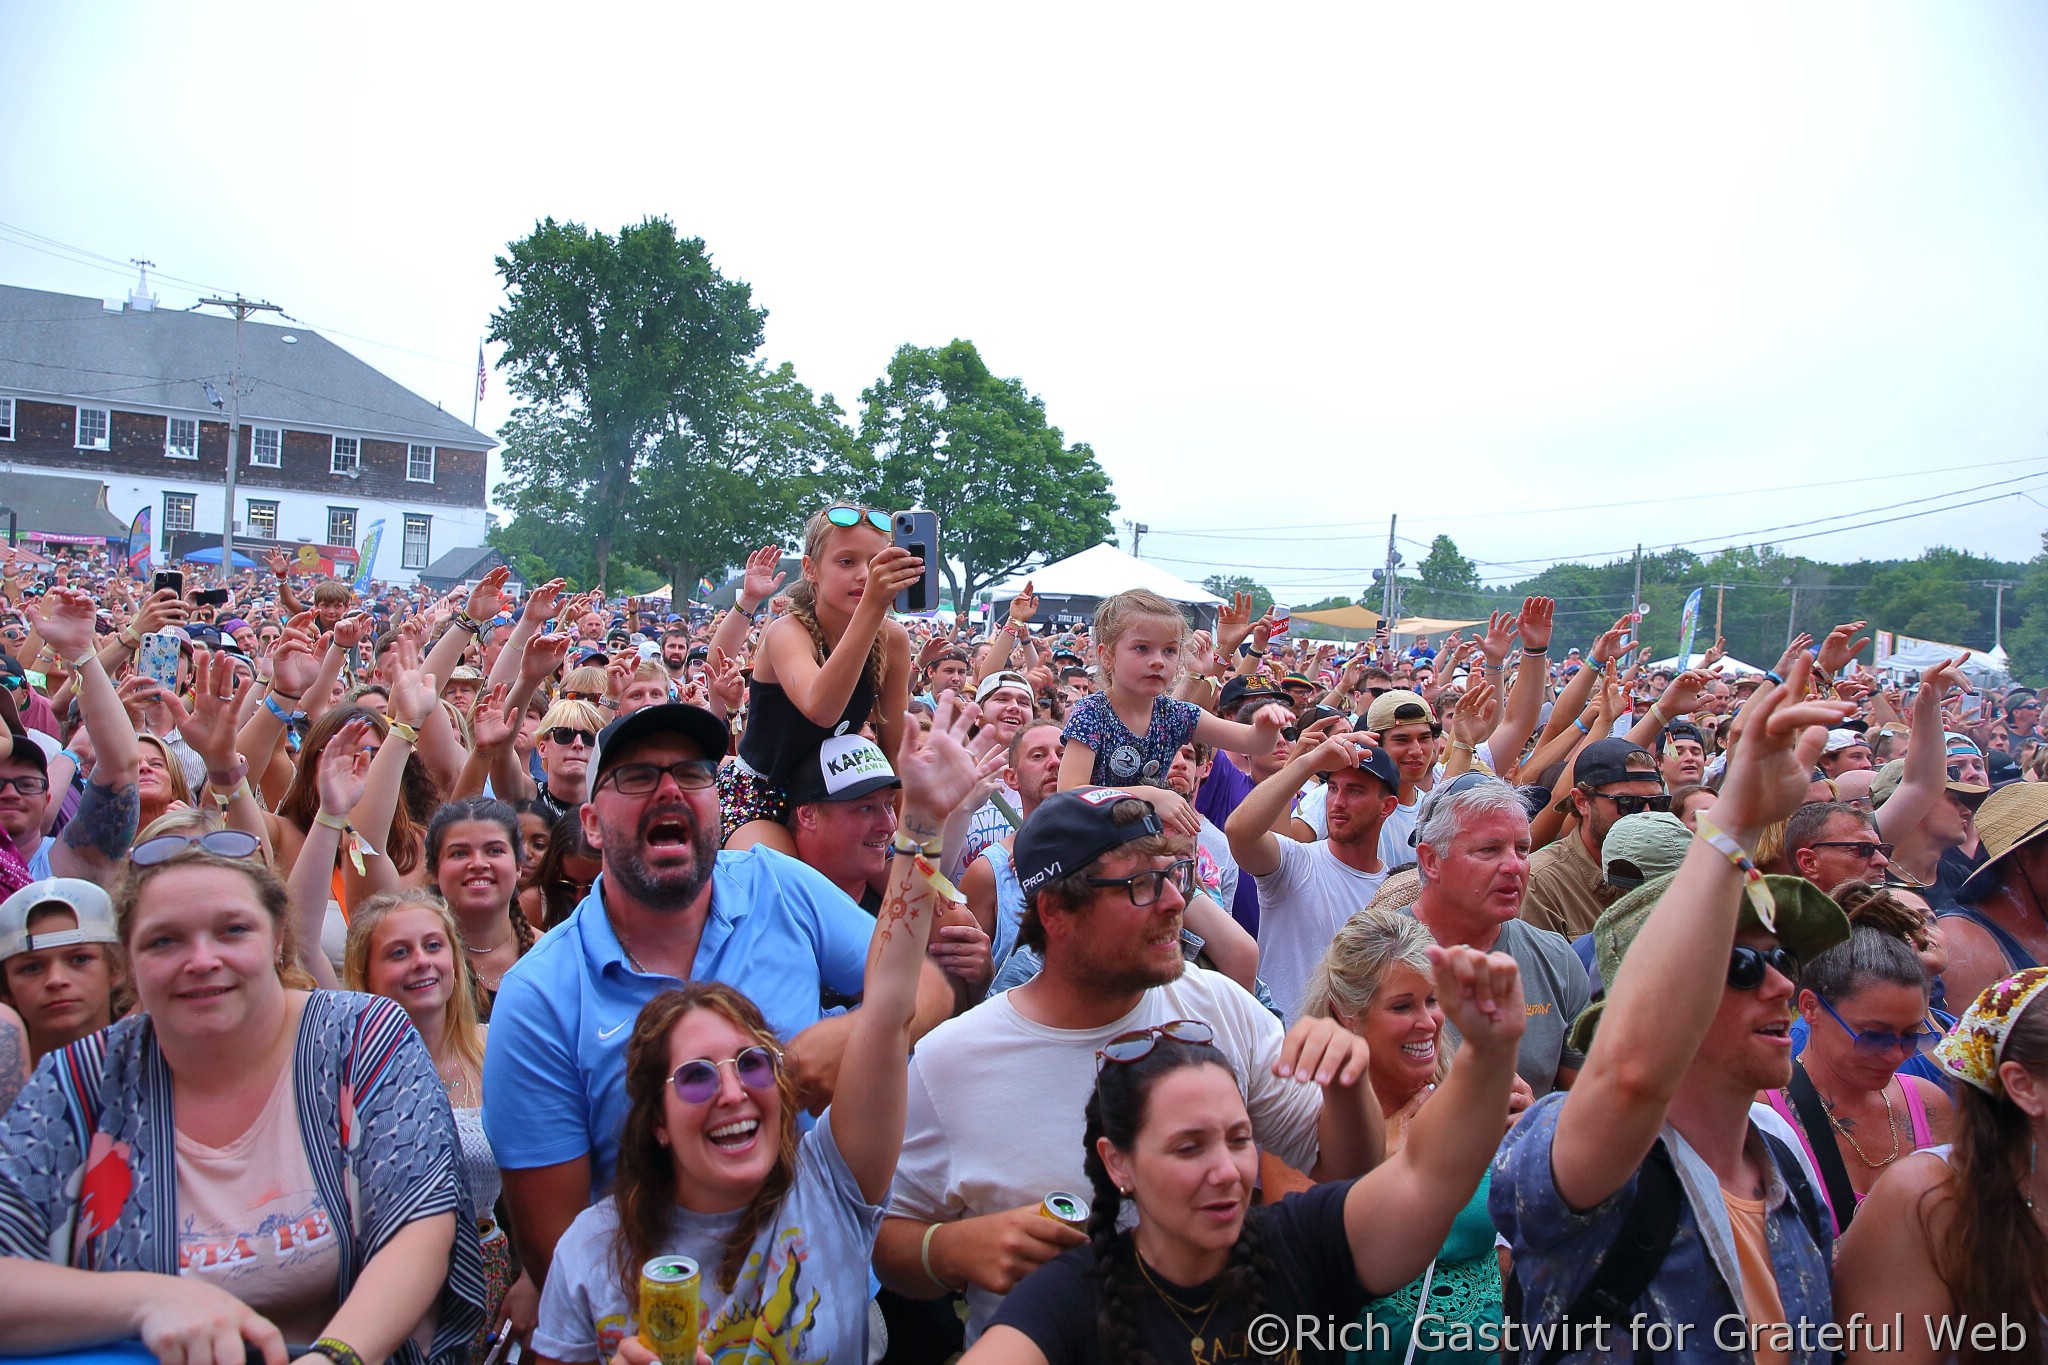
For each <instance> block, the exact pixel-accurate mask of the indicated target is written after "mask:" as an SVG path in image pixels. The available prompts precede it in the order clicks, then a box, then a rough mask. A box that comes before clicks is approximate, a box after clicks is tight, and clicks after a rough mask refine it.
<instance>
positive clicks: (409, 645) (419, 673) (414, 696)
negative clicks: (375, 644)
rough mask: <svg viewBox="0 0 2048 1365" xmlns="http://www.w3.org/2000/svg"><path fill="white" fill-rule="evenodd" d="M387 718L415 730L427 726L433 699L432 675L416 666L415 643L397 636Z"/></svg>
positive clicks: (392, 651)
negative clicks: (388, 715)
mask: <svg viewBox="0 0 2048 1365" xmlns="http://www.w3.org/2000/svg"><path fill="white" fill-rule="evenodd" d="M389 657H390V665H391V716H392V719H394V720H400V721H403V722H405V723H406V724H407V725H410V726H412V727H413V728H414V729H415V730H417V729H418V728H419V727H420V726H422V725H425V724H426V723H427V717H428V716H429V715H431V714H432V713H433V710H434V704H435V700H436V695H437V693H436V687H435V683H434V675H433V674H431V673H429V672H427V671H426V670H425V669H424V668H422V667H421V666H420V647H419V642H418V641H416V640H414V639H413V638H412V636H411V635H410V634H401V635H400V636H399V637H398V639H397V640H396V641H394V642H393V643H392V646H391V654H390V656H389Z"/></svg>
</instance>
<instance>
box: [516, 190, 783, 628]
mask: <svg viewBox="0 0 2048 1365" xmlns="http://www.w3.org/2000/svg"><path fill="white" fill-rule="evenodd" d="M497 265H498V273H499V275H500V276H502V277H503V279H504V281H505V289H506V293H507V295H508V297H507V301H506V304H505V306H504V307H503V308H500V309H499V310H498V311H497V312H496V313H494V314H492V316H491V339H492V340H494V341H496V342H498V343H500V344H501V345H502V346H503V347H504V354H503V358H502V360H501V362H500V363H501V364H502V366H503V367H504V368H505V369H506V371H507V376H506V383H507V385H508V387H510V388H511V390H512V392H513V393H514V394H515V395H517V396H518V397H519V398H520V399H521V400H523V408H524V411H523V412H522V414H520V415H521V416H523V417H525V418H526V421H525V422H524V424H523V427H522V431H523V432H524V433H525V434H528V435H533V434H538V433H540V432H543V431H551V432H552V433H553V434H555V435H557V436H558V437H560V438H561V440H562V443H561V444H559V445H556V446H552V447H548V446H541V445H538V444H535V443H532V442H525V443H520V444H518V445H515V444H514V442H513V441H511V440H509V439H508V440H507V442H506V451H505V463H506V469H507V472H508V474H509V475H510V478H511V481H512V483H513V485H514V486H515V487H517V488H521V489H525V488H531V487H534V486H538V485H548V486H550V487H551V488H552V490H553V492H554V493H555V494H556V495H558V497H559V499H560V502H559V504H558V505H562V506H566V507H567V508H569V509H571V510H572V513H573V514H574V515H575V517H576V523H575V524H576V525H577V526H578V528H579V529H580V530H581V531H582V533H583V534H584V535H586V536H587V537H588V538H589V540H590V543H591V547H592V553H593V556H594V559H595V570H596V579H597V584H598V586H600V587H602V586H604V584H605V577H606V571H607V569H608V568H609V566H610V560H611V553H612V542H613V538H614V537H615V536H617V535H619V534H620V533H621V532H622V531H623V530H625V529H626V515H627V510H628V507H629V506H630V504H631V502H632V499H633V484H634V476H635V473H636V471H637V470H638V469H639V467H640V466H641V464H643V463H644V462H645V461H647V460H649V459H650V458H652V456H653V454H654V450H655V447H656V446H657V444H658V443H660V442H661V441H662V440H663V438H665V437H667V436H669V435H671V434H673V433H675V432H677V431H678V430H683V429H692V430H696V431H699V432H702V431H709V430H715V429H716V427H717V418H718V415H719V414H720V413H722V412H725V411H726V410H727V409H728V408H729V407H730V406H731V404H732V403H733V396H734V392H735V390H736V389H737V388H738V387H739V386H740V385H741V383H742V381H743V378H744V376H745V374H746V372H747V360H748V358H749V357H750V356H752V354H753V353H754V351H755V350H756V349H758V348H759V346H760V344H761V327H762V323H763V321H764V320H765V319H766V317H767V314H766V313H765V312H763V311H762V310H760V309H758V308H756V307H754V306H753V303H752V300H751V291H750V290H749V289H748V287H747V285H745V284H744V283H742V282H740V281H737V280H728V279H726V278H725V277H724V276H722V275H720V274H719V272H718V271H717V270H716V269H715V268H714V267H713V266H712V264H711V258H710V256H709V255H708V253H706V251H705V249H704V243H703V241H702V240H700V239H698V238H694V237H692V238H679V237H677V236H676V231H675V227H674V225H673V224H671V223H670V222H669V221H668V220H667V219H665V218H650V219H647V220H645V221H643V222H641V223H639V224H637V225H635V226H632V227H627V228H624V229H622V230H621V231H620V232H619V234H618V236H617V237H611V236H608V235H606V234H605V233H602V232H591V231H589V230H588V229H586V228H584V227H582V226H580V225H579V224H576V223H557V222H556V221H555V220H554V219H552V218H549V219H547V220H545V221H543V222H541V223H539V224H537V225H536V226H535V228H534V230H533V232H532V234H531V235H529V236H527V237H525V238H522V239H521V240H519V241H516V242H513V243H512V244H511V245H510V247H509V248H508V254H507V255H504V256H500V257H498V260H497Z"/></svg>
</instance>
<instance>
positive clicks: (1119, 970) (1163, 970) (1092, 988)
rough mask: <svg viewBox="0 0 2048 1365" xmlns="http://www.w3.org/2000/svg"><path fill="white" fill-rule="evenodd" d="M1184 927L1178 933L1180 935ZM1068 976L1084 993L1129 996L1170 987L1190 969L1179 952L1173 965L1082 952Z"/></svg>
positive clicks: (1175, 928) (1072, 962)
mask: <svg viewBox="0 0 2048 1365" xmlns="http://www.w3.org/2000/svg"><path fill="white" fill-rule="evenodd" d="M1179 930H1180V925H1179V924H1178V923H1177V922H1176V923H1175V925H1174V931H1175V933H1176V935H1178V933H1179ZM1067 969H1068V975H1069V976H1070V977H1072V979H1073V982H1074V985H1075V986H1076V987H1077V988H1078V989H1079V990H1080V991H1081V993H1083V994H1086V995H1093V996H1119V995H1129V994H1130V993H1131V992H1133V991H1146V990H1150V989H1152V987H1154V986H1170V985H1172V984H1173V983H1174V982H1176V981H1178V980H1180V978H1181V974H1182V973H1183V972H1185V971H1186V970H1187V959H1186V958H1184V957H1182V956H1181V955H1180V954H1178V953H1176V954H1175V955H1174V959H1173V961H1172V962H1171V963H1165V962H1160V963H1153V962H1148V961H1145V960H1144V959H1143V958H1142V957H1139V958H1137V959H1136V960H1131V959H1126V960H1123V961H1116V960H1113V959H1109V958H1103V957H1097V956H1096V955H1094V954H1092V953H1078V954H1076V955H1075V958H1074V960H1073V961H1071V962H1070V963H1068V964H1067Z"/></svg>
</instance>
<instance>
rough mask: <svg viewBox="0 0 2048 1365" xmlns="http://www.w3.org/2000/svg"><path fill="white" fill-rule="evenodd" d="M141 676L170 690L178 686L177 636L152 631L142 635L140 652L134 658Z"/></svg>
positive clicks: (174, 689)
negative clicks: (136, 657) (137, 656)
mask: <svg viewBox="0 0 2048 1365" xmlns="http://www.w3.org/2000/svg"><path fill="white" fill-rule="evenodd" d="M136 667H138V668H140V669H141V670H142V676H143V677H145V678H148V679H150V680H152V681H153V682H155V683H157V684H158V685H159V686H162V687H164V688H166V689H169V690H171V691H176V690H177V687H178V638H177V637H176V636H175V635H165V634H163V633H162V632H161V631H152V632H150V633H149V634H148V635H145V636H143V637H142V654H141V656H140V657H139V658H138V659H137V660H136Z"/></svg>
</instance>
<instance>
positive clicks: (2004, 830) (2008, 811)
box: [1958, 782, 2048, 890]
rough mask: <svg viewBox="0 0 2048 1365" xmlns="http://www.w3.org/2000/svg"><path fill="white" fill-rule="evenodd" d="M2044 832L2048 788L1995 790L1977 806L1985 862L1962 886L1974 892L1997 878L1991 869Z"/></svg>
mask: <svg viewBox="0 0 2048 1365" xmlns="http://www.w3.org/2000/svg"><path fill="white" fill-rule="evenodd" d="M2044 833H2048V785H2044V784H2042V783H2039V782H2011V783H2008V784H2006V785H2005V786H2003V787H2000V788H1998V790H1996V791H1994V792H1992V793H1991V795H1989V796H1987V797H1985V798H1984V800H1983V801H1982V803H1980V804H1979V805H1978V807H1977V842H1978V843H1979V845H1981V846H1982V847H1983V849H1984V861H1983V862H1981V863H1979V864H1978V865H1977V866H1976V867H1975V868H1974V869H1972V871H1971V872H1970V875H1969V876H1968V877H1965V878H1964V879H1963V886H1965V887H1970V888H1972V889H1973V890H1975V889H1979V888H1982V887H1984V886H1986V885H1987V884H1989V883H1990V882H1991V881H1992V880H1993V879H1994V878H1995V877H1996V876H1997V875H1998V874H1997V873H1995V872H1991V869H1992V868H1993V867H1995V866H1996V865H1997V864H1998V863H1999V862H2000V861H2002V860H2003V859H2004V858H2005V857H2006V856H2007V855H2009V854H2011V853H2013V852H2016V851H2017V850H2018V849H2020V848H2022V847H2024V846H2025V845H2027V844H2029V843H2031V842H2033V841H2034V840H2035V839H2037V838H2039V837H2040V836H2041V835H2042V834H2044ZM1987 873H1989V874H1990V875H1988V876H1987V875H1986V874H1987ZM1958 889H1960V888H1958Z"/></svg>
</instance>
